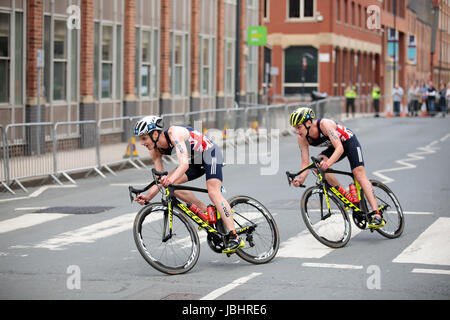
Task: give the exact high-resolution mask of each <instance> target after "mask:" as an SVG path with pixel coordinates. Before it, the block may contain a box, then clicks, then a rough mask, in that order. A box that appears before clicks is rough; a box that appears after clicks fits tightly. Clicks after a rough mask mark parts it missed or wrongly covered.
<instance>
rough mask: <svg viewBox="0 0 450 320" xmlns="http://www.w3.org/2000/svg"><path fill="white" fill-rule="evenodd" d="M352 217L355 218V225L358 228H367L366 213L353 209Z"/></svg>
mask: <svg viewBox="0 0 450 320" xmlns="http://www.w3.org/2000/svg"><path fill="white" fill-rule="evenodd" d="M352 218H353V222H354V223H355V225H356V226H357V227H358V228H360V229H362V230H364V229H366V228H367V220H366V217H365V216H364V214H361V213H360V212H355V211H353V214H352Z"/></svg>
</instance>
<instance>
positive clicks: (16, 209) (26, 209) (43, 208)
mask: <svg viewBox="0 0 450 320" xmlns="http://www.w3.org/2000/svg"><path fill="white" fill-rule="evenodd" d="M48 208H49V207H26V208H14V211H36V210H45V209H48Z"/></svg>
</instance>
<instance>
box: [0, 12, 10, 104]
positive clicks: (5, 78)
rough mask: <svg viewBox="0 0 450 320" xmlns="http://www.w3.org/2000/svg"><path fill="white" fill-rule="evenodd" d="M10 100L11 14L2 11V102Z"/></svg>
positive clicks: (0, 54) (0, 67) (0, 34)
mask: <svg viewBox="0 0 450 320" xmlns="http://www.w3.org/2000/svg"><path fill="white" fill-rule="evenodd" d="M4 102H9V14H6V13H0V103H4Z"/></svg>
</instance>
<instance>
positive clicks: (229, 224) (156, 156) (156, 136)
mask: <svg viewBox="0 0 450 320" xmlns="http://www.w3.org/2000/svg"><path fill="white" fill-rule="evenodd" d="M134 134H135V135H136V136H139V140H140V143H141V145H143V146H144V147H146V148H147V149H148V150H149V151H150V156H151V158H152V160H153V164H154V167H155V169H156V170H157V171H165V170H164V165H163V162H162V156H163V155H170V154H171V153H172V151H173V149H175V151H176V154H177V157H178V167H177V168H176V169H175V170H173V171H172V172H170V173H169V174H168V175H166V176H163V177H162V178H161V180H160V182H161V184H162V185H163V186H165V187H167V186H168V185H170V184H182V183H186V182H188V181H191V180H194V179H197V178H199V177H200V176H202V175H203V174H206V188H207V189H208V195H209V198H210V199H211V201H212V202H213V204H214V205H215V207H216V208H217V210H218V211H219V213H220V217H221V218H222V220H223V222H224V226H225V228H226V229H227V230H228V232H229V233H228V235H227V238H226V240H227V241H226V248H225V249H224V250H223V253H232V252H234V251H236V250H237V249H239V248H243V247H244V246H245V242H244V241H243V240H242V239H240V238H239V236H238V235H237V234H236V229H235V226H234V220H233V216H232V213H231V207H230V205H229V203H228V201H227V200H226V199H225V198H224V197H223V195H222V192H221V187H222V180H223V175H222V167H223V156H222V151H221V150H220V148H219V147H218V146H217V145H216V144H214V143H213V142H212V141H210V140H209V139H208V138H207V137H205V136H204V135H203V134H201V133H200V132H198V131H196V130H194V129H193V128H191V127H185V126H171V127H170V128H169V129H167V130H164V129H163V122H162V118H161V117H158V116H147V117H144V118H142V119H141V120H140V121H138V122H137V123H136V125H135V128H134ZM186 143H187V144H188V145H189V150H188V148H187V147H186ZM189 158H190V159H189ZM157 193H158V187H157V186H154V187H152V188H151V189H150V190H149V192H148V193H147V194H146V195H138V196H137V197H136V199H135V201H136V202H138V203H139V204H141V205H143V204H144V203H145V202H149V201H150V200H151V199H153V197H154V196H155V195H156V194H157ZM176 195H177V197H179V198H180V199H182V200H184V201H186V202H190V203H193V204H195V205H196V206H197V207H199V208H200V210H201V211H202V212H206V211H207V207H206V205H205V204H204V203H203V202H201V201H200V200H199V199H198V198H197V197H195V196H194V194H193V193H192V192H190V191H184V190H183V191H181V190H178V191H176Z"/></svg>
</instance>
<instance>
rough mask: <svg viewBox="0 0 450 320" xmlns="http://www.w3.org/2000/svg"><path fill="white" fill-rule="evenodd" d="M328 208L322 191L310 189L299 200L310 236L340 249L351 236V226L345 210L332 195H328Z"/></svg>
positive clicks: (318, 188)
mask: <svg viewBox="0 0 450 320" xmlns="http://www.w3.org/2000/svg"><path fill="white" fill-rule="evenodd" d="M328 199H329V204H330V208H328V204H327V201H326V197H325V194H324V191H323V189H322V188H320V187H310V188H308V189H307V190H306V191H305V193H304V194H303V197H302V200H301V211H302V218H303V221H304V222H305V224H306V227H307V228H308V230H309V231H310V232H311V234H312V235H313V236H314V238H316V239H317V240H319V241H320V242H321V243H323V244H324V245H326V246H328V247H331V248H341V247H343V246H345V245H346V244H347V242H348V241H349V240H350V236H351V224H350V221H349V218H348V216H347V213H346V211H345V208H344V207H343V206H342V205H341V203H340V202H339V200H338V199H336V198H335V197H334V196H333V195H332V194H328Z"/></svg>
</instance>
